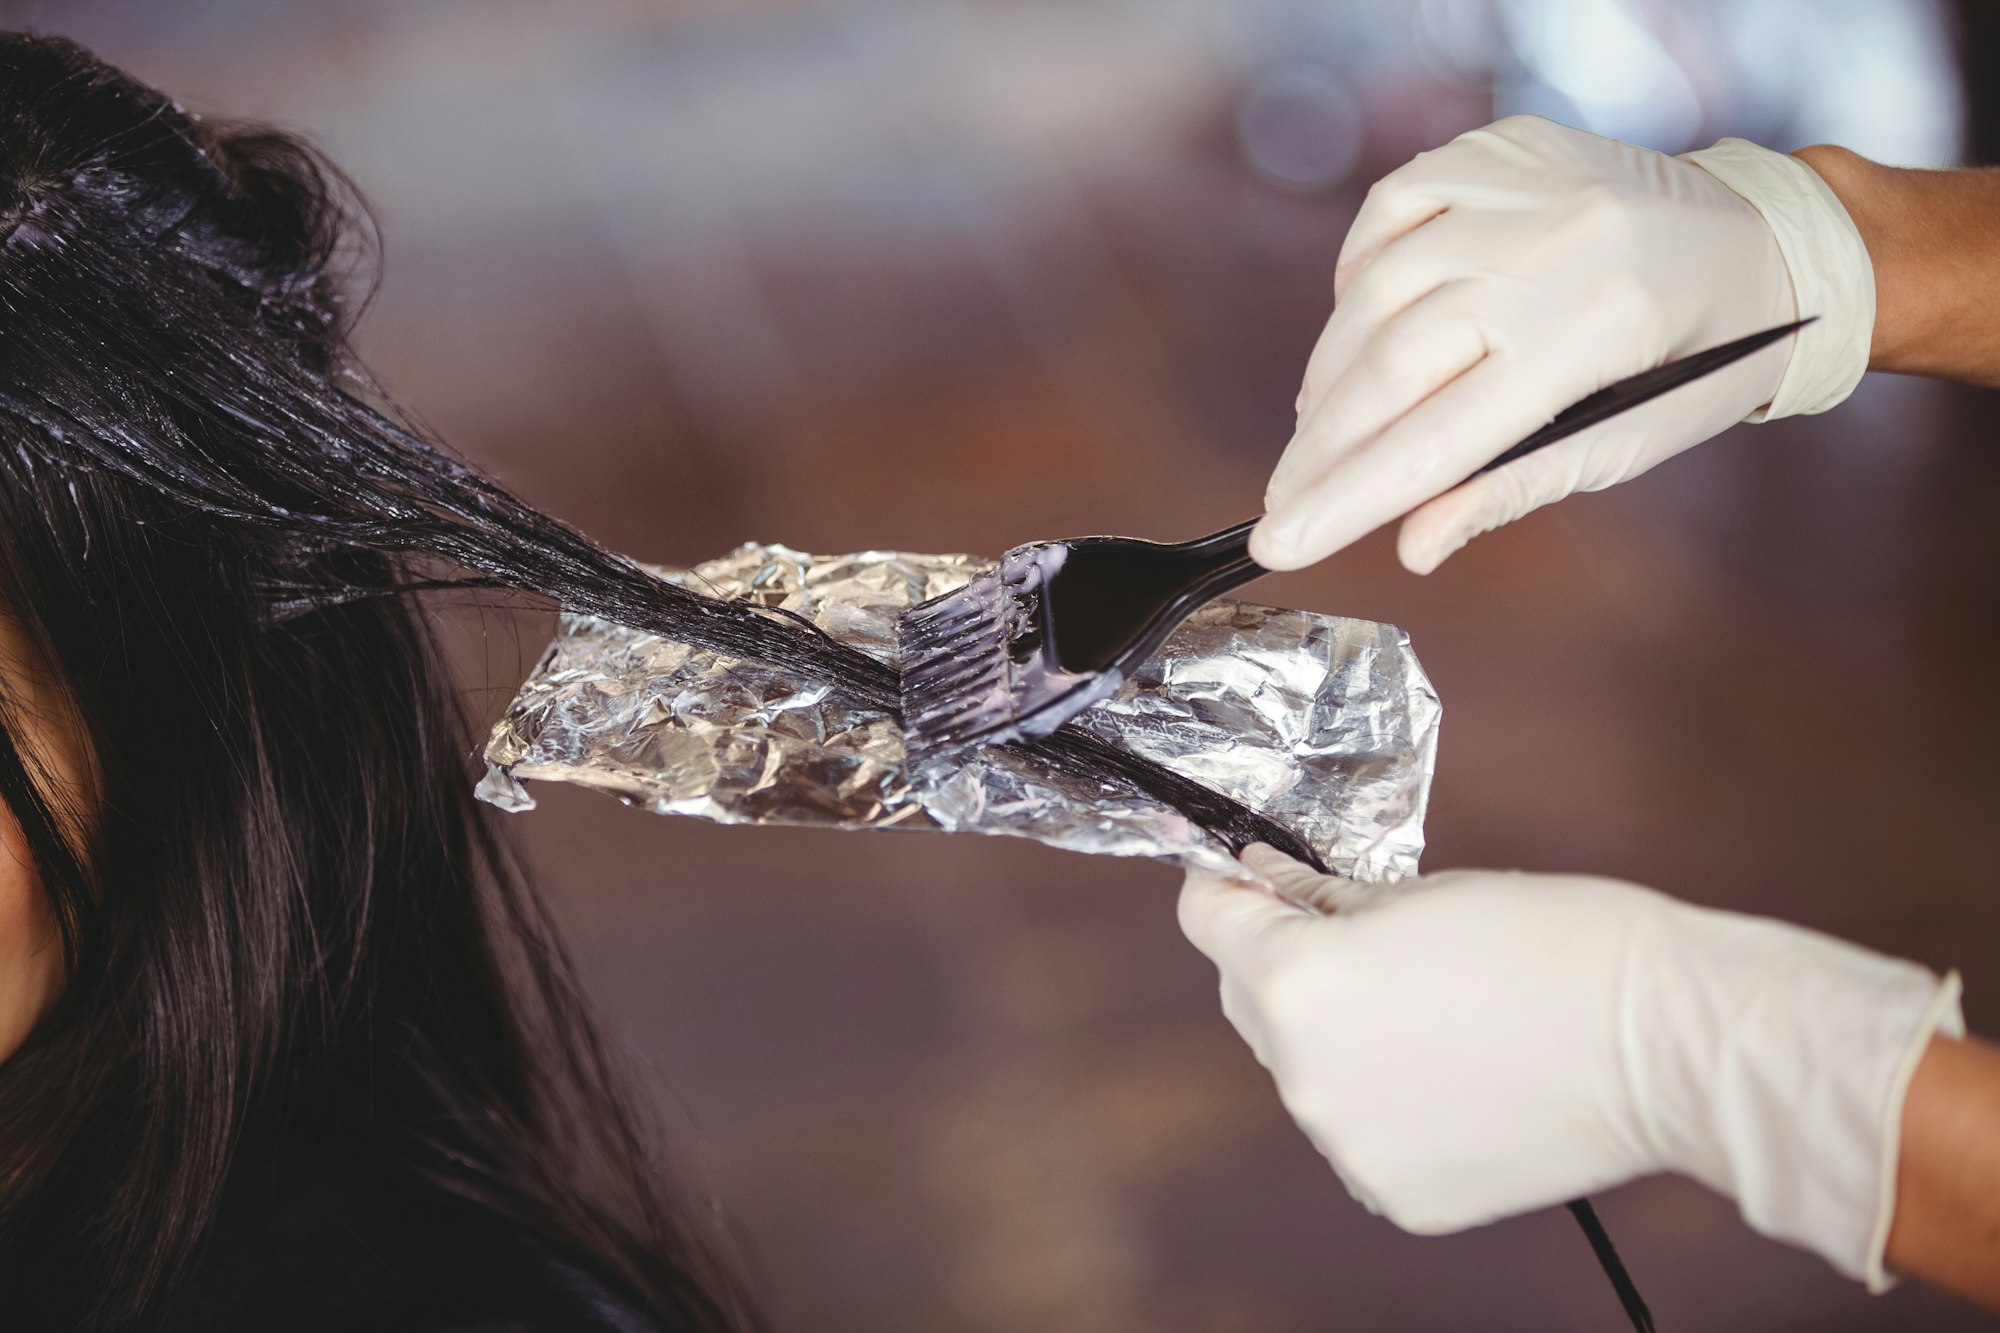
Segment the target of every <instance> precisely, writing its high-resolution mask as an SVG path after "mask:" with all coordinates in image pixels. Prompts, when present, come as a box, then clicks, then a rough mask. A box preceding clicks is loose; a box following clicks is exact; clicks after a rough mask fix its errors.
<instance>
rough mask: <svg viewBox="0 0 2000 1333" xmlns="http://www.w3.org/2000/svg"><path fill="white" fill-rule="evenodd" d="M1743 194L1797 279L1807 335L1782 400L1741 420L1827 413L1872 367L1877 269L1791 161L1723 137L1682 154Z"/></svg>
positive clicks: (1834, 200)
mask: <svg viewBox="0 0 2000 1333" xmlns="http://www.w3.org/2000/svg"><path fill="white" fill-rule="evenodd" d="M1681 160H1682V161H1684V162H1692V163H1693V164H1694V165H1696V166H1698V167H1700V168H1701V169H1702V170H1704V171H1706V172H1708V174H1709V175H1711V176H1713V177H1715V178H1716V179H1717V180H1719V181H1721V182H1722V183H1723V184H1724V185H1726V186H1728V187H1729V188H1730V189H1731V190H1733V191H1735V192H1736V193H1737V194H1739V195H1741V196H1743V198H1744V200H1745V201H1747V202H1748V203H1749V205H1750V206H1751V207H1752V208H1754V209H1756V210H1757V212H1758V213H1759V214H1760V215H1761V216H1762V217H1763V219H1764V221H1765V223H1766V224H1767V225H1769V227H1770V228H1771V234H1772V235H1773V236H1774V237H1776V239H1777V242H1778V253H1779V254H1780V255H1782V256H1783V257H1784V261H1785V268H1786V270H1787V271H1788V272H1789V273H1790V274H1791V279H1792V295H1793V297H1794V298H1795V299H1796V301H1797V303H1798V312H1799V317H1800V318H1802V319H1803V318H1806V317H1807V316H1814V315H1816V316H1818V319H1817V320H1816V321H1815V322H1813V323H1812V324H1809V325H1807V326H1806V327H1805V328H1803V329H1801V330H1800V331H1799V333H1798V335H1797V337H1796V338H1795V339H1794V340H1793V344H1792V359H1791V361H1790V363H1789V364H1788V365H1787V366H1786V367H1785V373H1784V376H1783V378H1781V379H1780V380H1779V381H1778V388H1777V392H1776V393H1774V394H1773V395H1772V397H1771V401H1770V402H1769V403H1767V404H1766V405H1765V406H1763V407H1761V408H1759V409H1758V410H1757V411H1755V412H1752V413H1751V414H1750V415H1749V416H1748V417H1747V418H1745V420H1748V421H1767V420H1772V419H1775V418H1778V417H1789V416H1799V415H1805V414H1809V413H1813V412H1824V411H1826V410H1827V409H1828V408H1830V407H1835V406H1837V405H1838V404H1840V403H1841V402H1842V401H1843V400H1844V399H1845V398H1846V397H1847V395H1848V394H1850V393H1852V392H1854V386H1855V385H1856V384H1859V383H1860V382H1861V376H1862V373H1863V372H1864V371H1866V370H1867V369H1868V350H1869V346H1870V344H1871V343H1872V342H1873V340H1874V336H1875V267H1874V265H1873V263H1871V262H1870V260H1869V258H1868V247H1867V246H1866V245H1865V244H1864V243H1863V242H1862V240H1861V232H1860V230H1859V229H1858V228H1856V227H1855V225H1854V219H1852V218H1850V217H1849V216H1848V215H1847V208H1846V206H1845V205H1843V204H1842V203H1841V202H1840V198H1839V196H1837V195H1836V194H1834V192H1833V191H1832V190H1831V189H1829V188H1827V184H1826V182H1825V181H1823V180H1821V179H1820V178H1819V174H1818V173H1817V172H1815V171H1814V170H1813V169H1812V168H1811V167H1809V166H1807V165H1806V164H1805V163H1803V162H1801V161H1799V160H1798V159H1797V158H1795V157H1789V156H1787V155H1786V154H1784V153H1775V152H1772V151H1771V150H1770V149H1768V148H1760V147H1758V146H1757V145H1756V144H1753V143H1750V142H1749V141H1747V140H1744V139H1724V140H1722V141H1721V142H1719V143H1717V144H1716V145H1714V146H1713V147H1711V148H1703V149H1701V150H1699V151H1697V152H1692V153H1684V154H1682V155H1681Z"/></svg>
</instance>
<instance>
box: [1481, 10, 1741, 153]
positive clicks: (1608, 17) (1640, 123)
mask: <svg viewBox="0 0 2000 1333" xmlns="http://www.w3.org/2000/svg"><path fill="white" fill-rule="evenodd" d="M1502 12H1503V15H1504V17H1505V19H1506V22H1507V30H1508V34H1509V36H1510V37H1511V38H1512V40H1513V45H1514V51H1515V54H1516V55H1517V56H1519V57H1520V60H1521V63H1522V64H1523V65H1525V66H1526V67H1527V68H1528V69H1529V70H1530V71H1531V72H1532V73H1533V74H1534V75H1535V76H1536V77H1537V78H1539V79H1540V80H1541V81H1542V82H1543V83H1545V84H1547V85H1548V87H1549V88H1550V89H1551V90H1552V91H1554V92H1556V93H1559V94H1561V95H1562V96H1563V97H1564V98H1566V99H1567V100H1568V101H1569V102H1570V104H1571V105H1573V106H1575V107H1576V110H1577V115H1578V116H1579V117H1580V118H1581V119H1582V121H1583V128H1585V129H1588V130H1593V131H1595V132H1596V133H1598V134H1605V135H1609V136H1611V137H1612V138H1614V139H1627V140H1630V141H1632V142H1634V143H1641V144H1645V145H1647V146H1648V147H1651V148H1659V149H1664V150H1666V151H1669V152H1676V151H1679V150H1680V149H1683V148H1687V147H1690V146H1691V145H1692V143H1693V140H1694V136H1695V134H1696V133H1697V132H1698V131H1699V130H1700V129H1701V121H1702V108H1701V99H1700V98H1699V97H1698V96H1696V95H1695V91H1694V86H1693V85H1692V84H1691V83H1689V82H1688V77H1687V75H1686V73H1684V72H1683V71H1682V69H1681V67H1680V65H1679V64H1677V63H1676V62H1675V60H1674V58H1673V56H1672V55H1670V54H1669V53H1668V51H1667V49H1666V47H1665V46H1663V45H1662V44H1661V43H1660V40H1659V38H1658V37H1656V36H1654V35H1653V32H1652V30H1651V29H1649V28H1648V27H1647V26H1646V24H1645V23H1644V22H1643V21H1642V20H1641V19H1640V18H1639V17H1638V16H1637V15H1635V14H1633V13H1632V12H1631V11H1630V10H1628V9H1627V8H1626V7H1625V6H1624V5H1622V4H1619V3H1617V2H1616V0H1506V3H1505V4H1504V6H1503V11H1502Z"/></svg>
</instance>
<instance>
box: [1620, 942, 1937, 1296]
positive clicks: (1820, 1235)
mask: <svg viewBox="0 0 2000 1333" xmlns="http://www.w3.org/2000/svg"><path fill="white" fill-rule="evenodd" d="M1676 906H1677V907H1679V910H1678V911H1676V912H1675V913H1673V914H1672V916H1671V918H1670V927H1669V929H1668V930H1667V931H1666V932H1665V933H1664V935H1663V936H1662V937H1661V939H1660V941H1659V943H1660V946H1661V949H1662V951H1661V953H1660V954H1659V955H1658V957H1659V958H1660V959H1662V960H1666V959H1669V958H1670V959H1671V962H1670V963H1668V965H1667V966H1666V967H1664V968H1662V969H1660V970H1657V971H1655V970H1654V969H1652V968H1650V967H1649V968H1647V972H1648V973H1649V974H1650V975H1649V977H1648V981H1647V983H1646V984H1645V985H1644V986H1643V992H1644V994H1645V995H1646V996H1647V1000H1646V1004H1647V1006H1648V1012H1647V1014H1646V1016H1645V1019H1644V1020H1643V1026H1642V1028H1641V1031H1642V1032H1643V1033H1647V1034H1651V1035H1652V1036H1653V1037H1654V1038H1655V1040H1654V1041H1653V1042H1651V1043H1650V1046H1649V1049H1650V1053H1649V1054H1648V1055H1647V1056H1645V1057H1643V1058H1642V1063H1641V1075H1642V1078H1643V1083H1642V1084H1641V1085H1640V1088H1639V1091H1640V1099H1639V1105H1640V1106H1642V1107H1645V1108H1647V1109H1648V1115H1647V1120H1646V1122H1645V1124H1646V1129H1647V1130H1648V1131H1649V1132H1648V1141H1649V1143H1650V1144H1651V1145H1652V1146H1653V1148H1654V1149H1655V1151H1656V1153H1657V1158H1656V1160H1658V1161H1660V1162H1661V1163H1663V1164H1664V1165H1667V1166H1670V1167H1673V1168H1675V1169H1678V1170H1681V1171H1685V1172H1687V1173H1688V1174H1690V1175H1693V1176H1694V1177H1696V1178H1697V1179H1699V1180H1701V1181H1702V1182H1704V1183H1705V1184H1708V1185H1709V1186H1711V1187H1713V1188H1715V1189H1717V1190H1720V1191H1721V1192H1722V1193H1724V1194H1727V1195H1728V1196H1730V1197H1731V1198H1733V1199H1735V1200H1736V1204H1737V1207H1738V1208H1739V1209H1740V1210H1741V1212H1742V1214H1743V1219H1744V1221H1746V1222H1748V1223H1749V1224H1750V1225H1751V1226H1752V1227H1754V1228H1755V1229H1756V1230H1758V1231H1760V1232H1762V1233H1764V1234H1765V1235H1767V1236H1772V1237H1775V1238H1777V1239H1779V1240H1784V1241H1789V1242H1790V1243H1792V1244H1794V1245H1800V1246H1803V1247H1805V1248H1807V1249H1810V1250H1812V1251H1813V1252H1815V1253H1816V1254H1818V1255H1820V1256H1821V1257H1822V1258H1824V1259H1825V1260H1826V1261H1827V1262H1828V1263H1830V1264H1832V1265H1833V1266H1834V1267H1835V1268H1837V1269H1839V1270H1840V1271H1841V1272H1842V1273H1844V1274H1846V1275H1847V1276H1848V1277H1851V1278H1854V1279H1856V1280H1858V1281H1862V1282H1866V1283H1867V1284H1868V1285H1869V1287H1870V1288H1871V1289H1872V1290H1882V1289H1885V1288H1886V1287H1887V1285H1888V1282H1889V1279H1888V1275H1887V1274H1886V1273H1884V1272H1883V1269H1882V1251H1883V1248H1884V1246H1885V1245H1886V1244H1887V1241H1888V1231H1889V1223H1890V1220H1891V1219H1892V1218H1893V1217H1894V1215H1895V1207H1896V1197H1895V1194H1896V1166H1897V1161H1898V1158H1899V1156H1900V1146H1901V1145H1900V1140H1901V1128H1902V1116H1903V1100H1904V1097H1905V1095H1906V1094H1907V1092H1908V1091H1909V1086H1910V1078H1911V1076H1912V1075H1913V1074H1914V1072H1915V1070H1916V1066H1917V1061H1918V1060H1919V1059H1920V1058H1921V1057H1922V1054H1923V1051H1924V1048H1925V1047H1926V1046H1927V1045H1928V1044H1929V1042H1930V1039H1931V1037H1932V1035H1933V1034H1935V1033H1936V1032H1938V1031H1940V1030H1943V1031H1945V1032H1947V1033H1950V1032H1957V1031H1962V1030H1963V1020H1962V1019H1961V1018H1960V1017H1959V1013H1958V989H1959V986H1958V980H1957V977H1956V976H1955V975H1954V976H1951V977H1946V978H1943V979H1940V978H1939V977H1938V976H1937V974H1935V973H1933V972H1931V971H1930V970H1929V969H1928V968H1925V967H1922V966H1920V965H1918V964H1916V963H1912V962H1907V961H1904V960H1902V959H1896V958H1889V957H1885V956H1883V955H1881V954H1877V953H1874V952H1871V951H1870V950H1867V949H1863V948H1860V947H1858V946H1856V945H1853V944H1849V943H1846V942H1845V941H1842V940H1837V939H1834V938H1832V937H1830V936H1826V935H1821V934H1819V933H1818V932H1816V931H1810V930H1803V929H1800V928H1799V927H1797V926H1790V925H1785V924H1782V923H1779V922H1775V921H1768V920H1764V919H1761V918H1758V917H1747V916H1737V915H1735V914H1733V913H1722V912H1713V911H1709V910H1706V909H1702V908H1690V907H1685V906H1680V905H1676ZM1662 1039H1663V1040H1662Z"/></svg>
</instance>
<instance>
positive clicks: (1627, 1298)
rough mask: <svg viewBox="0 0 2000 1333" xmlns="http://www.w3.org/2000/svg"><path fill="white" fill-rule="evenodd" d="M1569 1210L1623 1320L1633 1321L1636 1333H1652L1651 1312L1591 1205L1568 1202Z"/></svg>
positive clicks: (1586, 1201)
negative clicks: (1622, 1312) (1621, 1309)
mask: <svg viewBox="0 0 2000 1333" xmlns="http://www.w3.org/2000/svg"><path fill="white" fill-rule="evenodd" d="M1569 1211H1570V1213H1571V1215H1572V1216H1574V1217H1575V1218H1576V1224H1577V1225H1578V1226H1580V1227H1582V1228H1583V1235H1584V1239H1585V1240H1588V1241H1589V1242H1590V1249H1591V1252H1592V1253H1593V1254H1595V1255H1596V1256H1597V1262H1598V1263H1599V1264H1600V1265H1601V1266H1602V1267H1603V1269H1604V1276H1606V1277H1608V1278H1610V1279H1611V1289H1612V1290H1613V1291H1616V1292H1617V1293H1618V1303H1619V1304H1620V1305H1622V1306H1624V1307H1625V1317H1626V1318H1628V1319H1630V1320H1631V1321H1632V1327H1633V1328H1635V1329H1637V1330H1638V1333H1653V1312H1652V1311H1651V1310H1648V1309H1647V1308H1646V1298H1645V1297H1643V1296H1641V1295H1640V1294H1639V1289H1638V1288H1637V1287H1635V1286H1633V1285H1632V1275H1631V1274H1630V1273H1627V1272H1626V1271H1625V1264H1624V1262H1623V1261H1622V1260H1620V1259H1619V1257H1618V1250H1617V1248H1616V1247H1615V1246H1613V1245H1612V1243H1611V1234H1610V1233H1609V1232H1607V1231H1606V1230H1605V1229H1604V1223H1602V1222H1600V1221H1598V1220H1597V1210H1596V1209H1595V1208H1592V1207H1591V1206H1590V1200H1588V1199H1571V1200H1570V1202H1569Z"/></svg>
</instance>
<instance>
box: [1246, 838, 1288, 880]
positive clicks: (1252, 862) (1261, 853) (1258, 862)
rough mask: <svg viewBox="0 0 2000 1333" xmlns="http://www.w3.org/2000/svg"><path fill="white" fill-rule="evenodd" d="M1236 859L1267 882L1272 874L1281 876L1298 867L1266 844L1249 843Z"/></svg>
mask: <svg viewBox="0 0 2000 1333" xmlns="http://www.w3.org/2000/svg"><path fill="white" fill-rule="evenodd" d="M1236 859H1237V860H1238V861H1240V862H1242V863H1243V864H1244V865H1246V866H1248V867H1249V868H1250V869H1252V870H1254V871H1256V872H1257V874H1258V876H1259V877H1260V878H1262V879H1267V880H1268V879H1269V878H1270V877H1271V876H1272V875H1274V874H1279V875H1281V874H1284V873H1285V872H1286V871H1288V870H1294V869H1297V868H1298V866H1299V862H1298V861H1296V860H1294V859H1293V858H1292V857H1289V856H1286V855H1285V854H1284V853H1283V852H1281V851H1279V850H1278V849H1277V848H1276V847H1273V846H1272V845H1271V844H1270V843H1268V842H1253V843H1251V844H1250V845H1249V846H1248V847H1245V848H1244V849H1243V851H1242V853H1241V854H1240V855H1239V856H1238V857H1237V858H1236Z"/></svg>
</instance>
